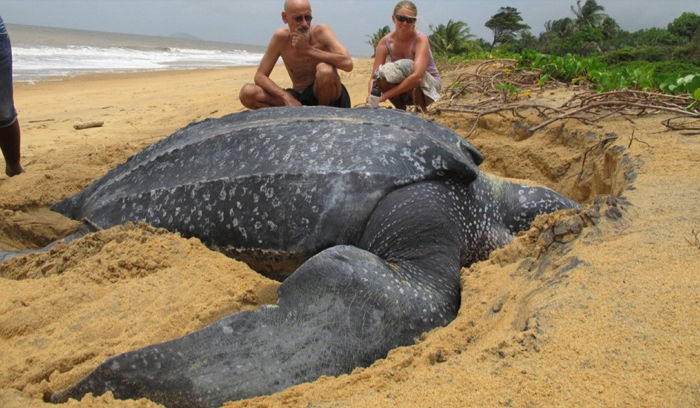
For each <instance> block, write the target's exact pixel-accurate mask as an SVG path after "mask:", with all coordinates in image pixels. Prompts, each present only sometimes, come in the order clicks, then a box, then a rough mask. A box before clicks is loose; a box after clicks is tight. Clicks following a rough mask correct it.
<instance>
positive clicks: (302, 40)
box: [291, 31, 311, 53]
mask: <svg viewBox="0 0 700 408" xmlns="http://www.w3.org/2000/svg"><path fill="white" fill-rule="evenodd" d="M291 39H292V48H294V49H295V50H297V51H298V52H300V53H305V52H306V51H308V50H309V49H310V48H311V45H310V44H309V32H308V31H307V32H305V33H299V32H293V33H291Z"/></svg>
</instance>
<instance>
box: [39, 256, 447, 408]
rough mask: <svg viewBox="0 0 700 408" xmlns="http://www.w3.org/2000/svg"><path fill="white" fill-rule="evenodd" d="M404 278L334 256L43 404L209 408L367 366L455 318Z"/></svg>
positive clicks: (367, 260)
mask: <svg viewBox="0 0 700 408" xmlns="http://www.w3.org/2000/svg"><path fill="white" fill-rule="evenodd" d="M405 276H406V275H405V274H403V273H401V272H399V273H397V271H396V270H395V267H394V266H392V265H390V264H388V263H387V262H386V261H384V260H383V259H381V258H379V257H377V256H376V255H374V254H372V253H370V252H367V251H365V250H362V249H359V248H357V247H353V246H336V247H332V248H330V249H327V250H325V251H322V252H321V253H319V254H317V255H316V256H314V257H312V258H310V259H309V260H308V261H307V262H305V263H304V264H303V265H302V266H301V267H300V268H299V269H298V270H297V271H296V272H295V273H294V274H293V275H292V276H290V277H289V278H288V279H287V280H286V281H285V282H284V283H283V284H282V285H281V286H280V288H279V295H280V296H279V302H278V304H277V305H275V306H263V307H261V308H260V309H258V310H255V311H246V312H241V313H237V314H235V315H232V316H229V317H227V318H224V319H222V320H220V321H218V322H216V323H214V324H212V325H210V326H208V327H205V328H204V329H202V330H200V331H197V332H195V333H192V334H189V335H187V336H184V337H181V338H178V339H175V340H171V341H168V342H165V343H162V344H157V345H152V346H148V347H145V348H143V349H140V350H136V351H132V352H128V353H124V354H121V355H118V356H115V357H112V358H110V359H108V360H106V361H105V362H103V363H102V364H101V365H100V366H98V367H97V368H96V369H95V370H94V371H93V372H92V373H90V374H89V375H88V376H86V377H85V378H84V379H82V380H81V381H79V382H78V383H76V384H75V385H73V386H72V387H70V388H68V389H66V390H63V391H59V392H56V393H54V394H53V395H52V396H50V398H49V399H50V400H51V401H53V402H63V401H66V400H67V399H68V398H81V397H82V396H83V395H84V394H86V393H93V394H95V395H99V394H102V393H104V392H106V391H112V392H113V394H114V396H115V397H116V398H118V399H129V398H142V397H146V398H149V399H151V400H153V401H155V402H158V403H162V404H164V405H165V406H167V407H170V408H172V407H214V406H219V405H221V404H222V403H223V402H225V401H230V400H238V399H243V398H250V397H254V396H259V395H266V394H271V393H274V392H276V391H279V390H282V389H284V388H287V387H290V386H292V385H295V384H299V383H302V382H307V381H313V380H315V379H316V378H318V377H319V376H321V375H339V374H342V373H347V372H350V371H352V370H353V369H354V368H355V367H358V366H368V365H370V364H371V363H372V362H373V361H375V360H376V359H378V358H382V357H384V356H386V354H387V352H388V351H389V350H391V349H392V348H394V347H397V346H401V345H406V344H411V343H413V342H414V341H415V340H416V339H417V338H418V336H419V335H420V334H421V333H422V332H423V331H425V330H428V329H430V328H432V327H435V325H436V323H437V321H436V319H435V318H434V317H433V316H428V315H426V313H427V314H430V313H431V310H435V308H439V309H441V310H442V309H447V310H451V311H452V312H451V313H452V314H454V311H455V309H456V308H455V304H454V303H455V300H454V299H447V298H442V299H440V296H439V294H438V293H436V292H433V291H432V290H431V288H430V287H427V286H422V285H418V284H415V283H414V282H408V281H406V280H405ZM432 314H433V315H435V313H432ZM451 317H452V316H445V319H444V320H442V321H440V323H446V322H447V321H449V319H451Z"/></svg>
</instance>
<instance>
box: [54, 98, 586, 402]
mask: <svg viewBox="0 0 700 408" xmlns="http://www.w3.org/2000/svg"><path fill="white" fill-rule="evenodd" d="M482 160H483V158H482V156H481V154H480V153H479V152H478V151H477V150H476V149H475V148H474V147H472V146H471V145H469V144H468V143H467V142H465V141H464V140H463V139H462V138H461V137H459V136H458V135H456V134H455V133H453V132H451V131H450V130H448V129H446V128H444V127H441V126H439V125H437V124H434V123H432V122H430V121H427V120H425V119H422V118H420V117H418V116H416V115H412V114H408V113H403V112H398V111H395V110H387V109H336V108H325V107H303V108H268V109H261V110H258V111H249V112H242V113H236V114H232V115H228V116H225V117H223V118H220V119H213V120H205V121H203V122H199V123H196V124H192V125H189V126H187V127H186V128H184V129H181V130H179V131H178V132H176V133H174V134H173V135H172V136H170V137H168V138H167V139H164V140H162V141H160V142H158V143H155V144H154V145H152V146H150V147H148V148H146V149H145V150H143V151H142V152H140V153H138V154H136V155H134V156H133V157H131V158H130V159H129V160H128V161H127V162H125V163H124V164H122V165H120V166H118V167H117V168H115V169H113V170H111V171H110V172H108V173H107V174H106V175H105V176H104V177H102V178H100V179H98V180H97V181H95V182H94V183H93V184H92V185H91V186H89V187H88V188H86V189H85V190H84V191H82V192H80V193H79V194H77V195H76V196H74V197H71V198H69V199H67V200H65V201H62V202H60V203H58V204H56V205H55V206H54V209H55V210H57V211H59V212H61V213H63V214H66V215H67V216H69V217H73V218H75V219H81V220H85V221H86V223H87V224H90V225H92V226H96V227H98V228H107V227H110V226H113V225H116V224H120V223H123V222H125V221H145V222H147V223H150V224H152V225H155V226H159V227H164V228H167V229H169V230H171V231H178V232H180V233H181V234H182V235H184V236H195V237H199V238H200V239H201V240H202V241H203V242H205V243H206V244H208V245H210V246H211V247H213V248H216V249H218V250H221V251H222V252H224V253H226V254H229V255H230V256H233V257H235V258H238V259H242V260H244V261H246V262H248V263H249V264H250V265H252V266H253V267H254V268H256V269H257V270H259V271H263V272H266V273H268V274H271V275H274V276H276V277H284V276H288V277H287V278H286V279H285V280H284V282H283V283H282V285H281V286H280V287H279V301H278V303H277V304H276V305H273V306H263V307H261V308H259V309H257V310H254V311H246V312H241V313H237V314H234V315H232V316H229V317H226V318H224V319H222V320H220V321H218V322H216V323H213V324H211V325H210V326H208V327H205V328H203V329H201V330H199V331H197V332H195V333H192V334H189V335H187V336H184V337H181V338H178V339H175V340H171V341H168V342H165V343H162V344H156V345H152V346H148V347H145V348H143V349H140V350H135V351H131V352H128V353H124V354H121V355H117V356H115V357H112V358H110V359H108V360H106V361H105V362H103V363H102V364H101V365H100V366H98V367H97V368H96V369H95V370H94V371H93V372H91V373H90V374H89V375H87V376H86V377H85V378H84V379H82V380H80V381H79V382H78V383H76V384H74V385H73V386H71V387H70V388H68V389H65V390H62V391H58V392H55V393H53V394H52V395H50V396H48V397H47V398H48V399H49V400H51V401H53V402H61V401H65V400H67V399H68V398H71V397H72V398H80V397H81V396H82V395H84V394H86V393H90V392H91V393H94V394H95V395H99V394H102V393H104V392H106V391H112V392H113V393H114V396H115V397H116V398H120V399H126V398H139V397H146V398H149V399H151V400H153V401H156V402H159V403H162V404H164V405H166V406H168V407H213V406H219V405H220V404H222V403H223V402H225V401H228V400H236V399H242V398H248V397H253V396H258V395H265V394H270V393H273V392H276V391H279V390H282V389H284V388H286V387H289V386H292V385H294V384H298V383H302V382H306V381H312V380H314V379H316V378H318V377H319V376H321V375H338V374H341V373H347V372H350V371H351V370H353V369H354V368H355V367H359V366H368V365H369V364H371V363H372V362H373V361H375V360H376V359H378V358H382V357H384V356H386V354H387V352H388V351H389V350H391V349H392V348H395V347H397V346H402V345H408V344H412V343H413V342H415V341H416V339H418V337H419V336H420V334H421V333H423V332H425V331H428V330H430V329H433V328H435V327H437V326H442V325H446V324H448V323H449V322H450V321H451V320H452V319H453V318H454V317H455V315H456V313H457V309H458V306H459V303H460V299H459V297H460V288H459V271H460V267H462V266H465V265H469V264H471V263H472V262H474V261H477V260H481V259H484V258H486V257H487V256H488V254H489V252H491V251H492V250H493V249H495V248H497V247H500V246H502V245H504V244H506V243H507V242H509V240H510V239H511V238H512V237H513V236H514V235H515V234H516V233H517V232H518V231H522V230H524V229H527V228H529V225H530V223H531V221H532V220H533V219H534V217H535V216H536V215H538V214H542V213H548V212H552V211H556V210H559V209H564V208H574V207H577V206H578V204H577V203H575V202H573V201H571V200H569V199H567V198H565V197H563V196H561V195H560V194H557V193H555V192H554V191H552V190H549V189H547V188H542V187H530V186H525V185H520V184H514V183H510V182H506V181H503V180H500V179H498V178H496V177H494V176H490V175H487V174H485V173H483V172H480V171H479V168H478V165H479V164H480V163H481V161H482Z"/></svg>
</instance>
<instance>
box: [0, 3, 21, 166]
mask: <svg viewBox="0 0 700 408" xmlns="http://www.w3.org/2000/svg"><path fill="white" fill-rule="evenodd" d="M12 87H13V84H12V46H11V45H10V37H9V36H8V34H7V30H6V29H5V25H4V22H3V21H2V17H0V150H2V155H3V156H4V157H5V174H7V175H8V176H10V177H12V176H16V175H18V174H20V173H23V172H24V169H23V168H22V165H21V164H20V129H19V122H18V121H17V111H16V110H15V104H14V98H13V89H12Z"/></svg>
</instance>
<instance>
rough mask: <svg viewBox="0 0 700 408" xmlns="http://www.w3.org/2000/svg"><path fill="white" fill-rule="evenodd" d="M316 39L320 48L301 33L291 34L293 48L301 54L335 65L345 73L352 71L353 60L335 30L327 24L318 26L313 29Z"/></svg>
mask: <svg viewBox="0 0 700 408" xmlns="http://www.w3.org/2000/svg"><path fill="white" fill-rule="evenodd" d="M313 30H314V33H313V34H314V39H315V40H316V42H317V43H318V46H313V45H311V44H309V42H308V39H307V38H306V37H305V36H304V35H303V34H299V33H291V36H292V46H293V47H295V48H296V49H297V51H298V52H299V53H302V54H306V55H308V56H310V57H312V58H315V59H317V60H319V61H322V62H325V63H327V64H330V65H333V66H334V67H336V68H338V69H342V70H343V71H345V72H350V71H352V67H353V64H352V58H350V53H349V52H348V50H347V48H345V47H344V46H343V44H341V43H340V41H338V39H337V38H336V36H335V34H334V33H333V30H331V28H330V27H329V26H328V25H326V24H318V25H316V26H314V27H313Z"/></svg>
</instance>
